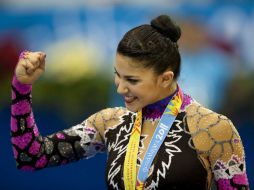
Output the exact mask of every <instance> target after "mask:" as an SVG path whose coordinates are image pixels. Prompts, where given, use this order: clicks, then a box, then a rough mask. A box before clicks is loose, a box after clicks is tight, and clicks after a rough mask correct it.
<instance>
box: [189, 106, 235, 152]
mask: <svg viewBox="0 0 254 190" xmlns="http://www.w3.org/2000/svg"><path fill="white" fill-rule="evenodd" d="M185 121H186V122H187V126H188V130H189V132H190V134H191V135H192V140H193V143H194V146H195V147H196V148H197V149H198V150H201V151H203V152H211V150H212V149H213V148H214V147H215V145H216V144H220V143H221V142H225V143H226V142H227V143H229V144H231V141H232V140H233V138H234V137H237V136H238V132H237V131H236V129H235V127H234V125H233V123H232V122H231V120H230V119H229V118H228V117H226V116H225V115H223V114H220V113H217V112H215V111H212V110H210V109H208V108H206V107H204V106H202V105H200V104H199V103H197V102H193V103H192V104H190V105H189V106H188V108H187V109H186V120H185Z"/></svg>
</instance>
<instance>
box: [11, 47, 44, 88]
mask: <svg viewBox="0 0 254 190" xmlns="http://www.w3.org/2000/svg"><path fill="white" fill-rule="evenodd" d="M45 58H46V54H45V53H43V52H29V51H24V52H22V53H21V55H20V57H19V61H18V64H17V66H16V69H15V74H16V77H17V79H18V81H19V82H21V83H22V84H32V83H33V82H35V81H36V80H37V79H38V78H39V77H40V76H41V74H42V73H43V72H44V71H45Z"/></svg>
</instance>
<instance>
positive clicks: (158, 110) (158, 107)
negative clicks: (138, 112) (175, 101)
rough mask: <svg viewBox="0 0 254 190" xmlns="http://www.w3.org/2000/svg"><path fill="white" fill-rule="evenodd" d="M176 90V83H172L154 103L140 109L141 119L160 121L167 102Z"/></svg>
mask: <svg viewBox="0 0 254 190" xmlns="http://www.w3.org/2000/svg"><path fill="white" fill-rule="evenodd" d="M177 90H178V88H177V83H174V84H172V85H171V87H170V88H169V89H168V90H167V91H165V92H162V93H161V96H159V98H158V100H157V101H156V102H154V103H152V104H149V105H147V106H146V107H144V108H143V109H142V113H143V118H144V119H145V120H153V121H154V120H157V119H160V117H161V116H162V114H163V112H164V110H165V108H166V106H167V105H168V103H169V101H170V100H171V99H172V98H173V96H174V95H175V93H176V92H177Z"/></svg>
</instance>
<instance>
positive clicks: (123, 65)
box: [115, 54, 154, 75]
mask: <svg viewBox="0 0 254 190" xmlns="http://www.w3.org/2000/svg"><path fill="white" fill-rule="evenodd" d="M115 69H116V70H117V72H119V73H120V74H121V72H123V74H124V75H125V74H128V75H130V74H131V75H139V74H149V73H150V74H154V72H153V69H151V68H145V67H143V66H142V63H140V62H138V61H136V60H133V59H132V58H130V57H127V56H123V55H120V54H116V61H115Z"/></svg>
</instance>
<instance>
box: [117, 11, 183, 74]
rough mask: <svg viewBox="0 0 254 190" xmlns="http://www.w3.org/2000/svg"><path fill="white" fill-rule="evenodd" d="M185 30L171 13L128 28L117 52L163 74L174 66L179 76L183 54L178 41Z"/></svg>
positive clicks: (173, 69)
mask: <svg viewBox="0 0 254 190" xmlns="http://www.w3.org/2000/svg"><path fill="white" fill-rule="evenodd" d="M180 36H181V29H180V27H179V26H177V25H176V24H175V23H174V22H173V21H172V20H171V18H170V17H169V16H167V15H160V16H158V17H156V18H155V19H153V20H152V21H151V24H150V25H148V24H144V25H141V26H138V27H135V28H133V29H131V30H130V31H128V32H127V33H126V34H125V35H124V37H123V38H122V40H121V41H120V42H119V44H118V47H117V53H119V54H121V55H124V56H128V57H131V58H133V59H134V60H137V61H141V63H142V64H143V66H144V67H147V68H153V69H154V71H155V72H156V73H157V74H161V73H163V72H164V71H166V70H167V69H168V68H170V69H171V70H172V71H173V72H174V78H175V79H176V78H177V77H178V76H179V74H180V64H181V57H180V54H179V50H178V45H177V41H178V39H179V38H180Z"/></svg>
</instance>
